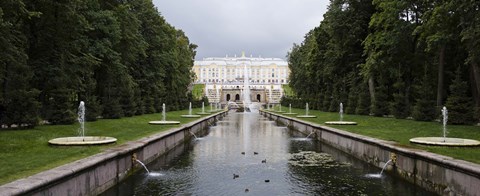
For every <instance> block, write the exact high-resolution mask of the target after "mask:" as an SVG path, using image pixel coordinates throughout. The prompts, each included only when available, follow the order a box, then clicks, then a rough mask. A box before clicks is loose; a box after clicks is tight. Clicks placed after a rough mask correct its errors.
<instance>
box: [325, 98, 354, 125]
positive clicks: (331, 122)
mask: <svg viewBox="0 0 480 196" xmlns="http://www.w3.org/2000/svg"><path fill="white" fill-rule="evenodd" d="M339 114H340V121H327V122H325V124H326V125H357V122H351V121H343V103H340V112H339Z"/></svg>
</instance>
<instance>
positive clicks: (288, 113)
mask: <svg viewBox="0 0 480 196" xmlns="http://www.w3.org/2000/svg"><path fill="white" fill-rule="evenodd" d="M283 114H286V115H296V114H297V113H290V112H287V113H283Z"/></svg>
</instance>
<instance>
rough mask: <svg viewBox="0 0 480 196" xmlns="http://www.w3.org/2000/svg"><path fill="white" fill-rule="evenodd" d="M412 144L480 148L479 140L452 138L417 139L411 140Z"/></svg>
mask: <svg viewBox="0 0 480 196" xmlns="http://www.w3.org/2000/svg"><path fill="white" fill-rule="evenodd" d="M410 142H412V143H416V144H426V145H435V146H480V142H479V141H477V140H471V139H463V138H451V137H447V138H444V137H416V138H412V139H410Z"/></svg>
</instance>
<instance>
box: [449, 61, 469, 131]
mask: <svg viewBox="0 0 480 196" xmlns="http://www.w3.org/2000/svg"><path fill="white" fill-rule="evenodd" d="M467 89H468V85H467V82H465V81H464V80H463V79H462V71H461V67H458V68H457V71H456V72H455V79H454V80H453V83H452V84H451V85H450V95H449V96H448V98H447V102H446V103H445V106H446V107H447V109H448V122H449V123H451V124H472V123H473V122H474V120H475V119H474V118H473V117H474V107H473V106H474V104H473V100H472V96H471V95H469V94H468V92H467Z"/></svg>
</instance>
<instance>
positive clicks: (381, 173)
mask: <svg viewBox="0 0 480 196" xmlns="http://www.w3.org/2000/svg"><path fill="white" fill-rule="evenodd" d="M390 162H392V160H391V159H390V160H388V161H387V162H386V163H385V165H383V168H382V171H381V172H380V173H379V174H367V175H365V177H367V178H381V177H382V175H383V171H385V168H387V165H388V164H389V163H390Z"/></svg>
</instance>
